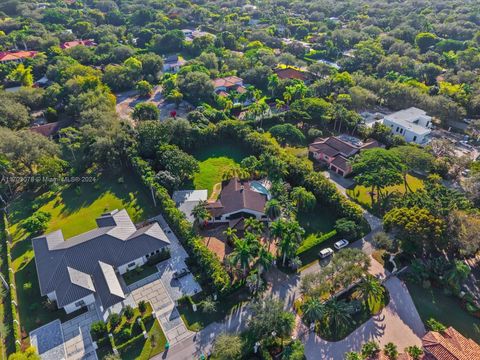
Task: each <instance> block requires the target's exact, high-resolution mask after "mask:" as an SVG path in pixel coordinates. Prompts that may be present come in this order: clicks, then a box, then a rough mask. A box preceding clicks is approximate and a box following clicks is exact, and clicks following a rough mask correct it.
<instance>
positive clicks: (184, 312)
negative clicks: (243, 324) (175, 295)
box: [177, 287, 250, 331]
mask: <svg viewBox="0 0 480 360" xmlns="http://www.w3.org/2000/svg"><path fill="white" fill-rule="evenodd" d="M204 299H205V294H204V293H199V294H197V295H194V296H192V298H191V300H192V302H194V303H195V304H197V311H193V307H192V303H191V302H190V301H189V299H188V298H182V299H181V300H180V301H179V304H178V308H177V309H178V312H179V313H180V316H181V317H182V319H183V321H184V323H185V325H186V326H187V328H188V329H189V330H191V331H200V330H202V329H203V328H205V327H206V326H207V325H209V324H211V323H213V322H216V321H222V320H223V319H224V318H225V317H226V316H227V315H229V314H230V313H231V312H232V311H234V310H235V309H238V308H239V307H241V306H242V304H243V303H245V302H247V301H249V300H250V292H249V291H248V289H247V288H246V287H242V288H240V289H239V290H237V291H234V292H233V293H231V294H229V295H227V296H225V297H222V298H219V299H218V301H216V302H215V304H216V306H215V310H214V311H211V312H209V311H204V310H203V308H202V301H203V300H204Z"/></svg>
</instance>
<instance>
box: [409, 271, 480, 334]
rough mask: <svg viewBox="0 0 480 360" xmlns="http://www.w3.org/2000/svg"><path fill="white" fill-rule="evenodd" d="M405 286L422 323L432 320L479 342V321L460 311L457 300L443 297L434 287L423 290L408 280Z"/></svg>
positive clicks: (441, 292) (462, 310)
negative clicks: (451, 327)
mask: <svg viewBox="0 0 480 360" xmlns="http://www.w3.org/2000/svg"><path fill="white" fill-rule="evenodd" d="M406 284H407V287H408V290H409V292H410V295H411V296H412V299H413V302H414V303H415V307H416V308H417V311H418V313H419V315H420V317H421V318H422V321H423V322H424V323H425V322H426V321H427V320H428V319H430V318H434V319H435V320H438V321H440V322H441V323H442V324H444V325H445V326H453V327H454V328H455V329H457V330H458V331H460V332H461V333H462V334H463V335H465V336H467V337H469V338H471V339H473V340H475V341H476V342H480V319H479V318H476V317H474V316H472V315H470V314H469V313H468V312H466V311H465V310H464V309H462V307H461V303H460V300H459V299H457V298H455V297H453V296H448V295H445V294H444V293H443V291H442V290H441V289H437V288H434V287H432V288H429V289H425V288H423V287H422V286H421V285H419V284H416V283H414V282H412V281H409V280H406Z"/></svg>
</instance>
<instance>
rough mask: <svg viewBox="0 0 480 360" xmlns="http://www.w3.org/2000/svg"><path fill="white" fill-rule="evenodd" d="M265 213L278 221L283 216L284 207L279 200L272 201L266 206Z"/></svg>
mask: <svg viewBox="0 0 480 360" xmlns="http://www.w3.org/2000/svg"><path fill="white" fill-rule="evenodd" d="M265 213H266V214H267V216H268V217H269V218H270V219H272V220H275V219H278V218H279V217H280V215H281V214H282V206H281V205H280V202H279V201H278V200H277V199H271V200H269V201H267V203H266V204H265Z"/></svg>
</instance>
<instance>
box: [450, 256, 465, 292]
mask: <svg viewBox="0 0 480 360" xmlns="http://www.w3.org/2000/svg"><path fill="white" fill-rule="evenodd" d="M470 272H471V270H470V267H469V266H468V265H467V264H465V263H464V262H463V261H461V260H455V263H454V265H453V267H452V268H451V269H450V270H449V271H448V273H447V275H446V279H447V282H448V283H449V284H450V286H452V288H453V289H456V290H457V291H458V290H459V289H460V286H461V284H463V282H464V281H465V280H467V278H468V275H470Z"/></svg>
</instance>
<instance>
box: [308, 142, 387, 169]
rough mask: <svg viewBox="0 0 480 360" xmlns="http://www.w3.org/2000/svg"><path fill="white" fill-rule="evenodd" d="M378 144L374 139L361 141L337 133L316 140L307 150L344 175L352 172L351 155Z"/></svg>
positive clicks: (316, 158)
mask: <svg viewBox="0 0 480 360" xmlns="http://www.w3.org/2000/svg"><path fill="white" fill-rule="evenodd" d="M379 145H380V144H379V143H378V142H377V141H376V140H367V141H365V142H363V141H361V140H360V139H357V138H355V137H353V136H348V135H339V136H331V137H328V138H325V139H318V140H316V141H315V142H313V143H312V144H310V145H309V146H308V151H309V153H310V154H311V155H312V157H313V158H314V159H315V160H317V161H319V162H321V163H326V164H327V165H328V168H329V169H331V170H333V171H335V172H336V173H337V174H339V175H341V176H344V177H345V176H347V175H349V174H350V173H351V172H352V166H351V165H350V160H351V159H352V158H353V156H355V155H356V154H358V153H359V152H360V151H361V150H364V149H371V148H374V147H378V146H379Z"/></svg>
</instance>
